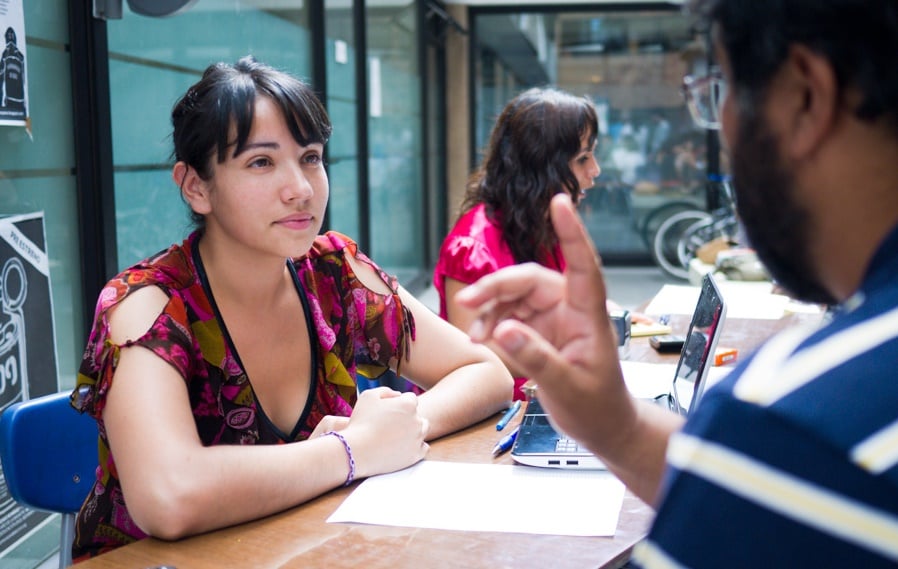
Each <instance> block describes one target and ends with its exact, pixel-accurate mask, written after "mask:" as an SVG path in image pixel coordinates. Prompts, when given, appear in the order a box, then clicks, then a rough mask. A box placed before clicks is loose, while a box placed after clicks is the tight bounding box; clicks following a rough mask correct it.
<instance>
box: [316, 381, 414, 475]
mask: <svg viewBox="0 0 898 569" xmlns="http://www.w3.org/2000/svg"><path fill="white" fill-rule="evenodd" d="M427 428H428V423H427V419H425V418H423V417H421V416H419V415H418V398H417V396H416V395H415V394H414V393H400V392H398V391H394V390H392V389H390V388H388V387H376V388H373V389H367V390H365V391H363V392H362V393H361V394H359V399H358V401H357V402H356V404H355V408H354V409H353V411H352V416H351V417H336V416H333V415H327V416H325V417H324V418H323V419H322V420H321V422H320V423H318V426H316V427H315V430H314V431H313V432H312V435H311V437H310V438H315V437H317V436H320V435H322V434H324V433H327V432H328V431H340V433H341V434H342V435H343V436H344V437H345V438H346V440H347V441H348V442H349V445H350V447H351V448H352V453H353V457H354V459H355V463H356V469H357V471H356V477H357V478H364V477H367V476H373V475H375V474H384V473H386V472H394V471H396V470H401V469H403V468H405V467H407V466H410V465H412V464H415V463H416V462H418V461H419V460H421V459H423V458H424V457H425V456H426V455H427V450H428V449H429V448H430V446H429V445H428V444H427V443H426V442H425V440H426V438H427Z"/></svg>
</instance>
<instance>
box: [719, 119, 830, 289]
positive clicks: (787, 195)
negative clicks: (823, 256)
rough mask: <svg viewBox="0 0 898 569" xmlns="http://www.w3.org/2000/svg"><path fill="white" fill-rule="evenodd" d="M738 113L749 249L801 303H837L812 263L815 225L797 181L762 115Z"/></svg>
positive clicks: (741, 202)
mask: <svg viewBox="0 0 898 569" xmlns="http://www.w3.org/2000/svg"><path fill="white" fill-rule="evenodd" d="M748 114H749V113H740V115H741V116H740V118H739V136H738V137H737V138H736V144H735V145H733V146H732V152H731V158H732V165H733V185H734V190H735V194H736V204H737V210H738V212H739V218H740V220H741V221H742V223H743V224H744V226H745V232H746V234H747V236H748V240H749V245H750V246H751V247H752V248H753V249H754V250H755V251H756V252H757V254H758V259H760V261H761V262H762V263H763V264H764V266H765V267H767V270H768V271H769V272H770V275H771V276H772V277H773V279H774V281H776V283H777V284H779V285H780V286H782V287H783V288H784V289H786V290H787V291H788V292H789V294H790V295H792V296H793V297H795V298H796V299H798V300H803V301H806V302H817V303H822V304H835V303H836V302H837V301H836V299H835V298H834V297H833V295H832V293H830V292H829V291H828V290H827V289H826V288H825V287H824V286H823V284H822V283H821V282H820V278H819V275H818V274H817V271H816V270H815V269H814V267H813V266H812V264H811V256H810V253H809V251H810V248H809V246H808V243H809V239H810V238H811V234H812V228H811V221H810V218H809V215H808V213H807V211H805V210H804V209H803V208H802V207H801V206H799V205H798V204H797V203H796V202H795V195H794V188H795V186H794V178H793V176H792V173H791V172H790V171H789V170H788V169H787V168H786V167H785V166H784V165H783V161H782V160H781V155H780V152H779V144H778V142H777V140H776V138H775V137H774V136H773V134H772V133H771V132H770V129H769V128H767V125H766V123H764V121H763V119H761V118H760V117H752V116H747V115H748Z"/></svg>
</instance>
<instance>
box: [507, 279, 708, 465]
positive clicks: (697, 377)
mask: <svg viewBox="0 0 898 569" xmlns="http://www.w3.org/2000/svg"><path fill="white" fill-rule="evenodd" d="M725 318H726V303H725V302H724V300H723V296H722V295H721V294H720V289H719V288H718V287H717V283H716V282H714V277H713V276H712V275H711V274H710V273H707V274H706V275H705V276H704V277H703V278H702V286H701V291H700V292H699V296H698V302H697V303H696V306H695V312H693V314H692V321H691V322H690V323H689V329H688V330H687V332H686V336H685V337H686V341H685V342H684V343H683V348H682V350H681V351H680V359H679V361H678V362H677V368H676V372H675V373H674V377H673V383H672V385H671V389H670V392H669V393H666V394H662V395H660V396H658V397H656V398H655V399H654V401H655V402H657V403H658V404H660V405H664V406H666V407H669V408H670V409H671V410H672V411H675V412H677V413H679V414H681V415H684V416H685V415H688V414H689V413H692V411H693V410H694V409H695V407H696V406H697V405H698V402H699V400H700V399H701V397H702V394H703V393H704V390H705V384H706V383H707V378H708V372H709V371H710V369H711V364H710V363H709V362H710V361H711V360H712V357H713V354H714V350H715V349H716V347H717V341H718V340H719V339H720V334H721V333H722V332H723V322H724V319H725ZM511 457H512V458H513V459H514V460H515V462H518V463H520V464H526V465H529V466H542V467H548V468H574V469H591V470H595V469H604V468H605V465H604V464H603V463H602V461H601V460H599V459H598V458H597V457H596V456H595V455H593V454H592V453H591V452H589V451H588V450H586V449H585V448H581V447H580V446H579V445H578V444H577V442H576V441H574V440H573V439H571V438H569V437H567V436H565V435H564V434H563V433H559V432H558V431H556V430H555V429H554V428H553V427H552V425H551V423H550V422H549V417H548V415H547V414H546V412H545V411H544V410H543V408H542V405H540V403H539V391H538V390H537V391H535V392H534V395H533V396H532V397H531V399H530V402H529V403H528V405H527V411H526V412H525V414H524V417H523V419H522V420H521V426H520V430H519V431H518V436H517V439H515V443H514V446H513V447H512V449H511Z"/></svg>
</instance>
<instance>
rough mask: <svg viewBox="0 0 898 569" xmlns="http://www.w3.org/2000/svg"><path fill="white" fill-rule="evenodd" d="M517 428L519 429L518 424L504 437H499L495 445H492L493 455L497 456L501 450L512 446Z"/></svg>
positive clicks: (516, 434) (503, 450)
mask: <svg viewBox="0 0 898 569" xmlns="http://www.w3.org/2000/svg"><path fill="white" fill-rule="evenodd" d="M519 430H521V426H520V425H518V426H517V427H515V428H514V430H513V431H512V432H510V433H508V434H507V435H505V436H504V437H502V438H501V439H499V442H497V443H496V446H494V447H493V456H499V455H500V454H502V453H503V452H505V451H507V450H508V449H510V448H511V447H512V445H513V444H514V441H515V439H516V438H518V431H519Z"/></svg>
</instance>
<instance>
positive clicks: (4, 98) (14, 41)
mask: <svg viewBox="0 0 898 569" xmlns="http://www.w3.org/2000/svg"><path fill="white" fill-rule="evenodd" d="M0 33H2V34H3V40H4V44H3V45H4V47H3V54H2V55H0V125H14V126H24V127H26V128H28V127H29V124H28V122H29V121H28V117H29V116H30V115H29V108H28V73H27V71H26V69H27V66H26V62H27V61H28V58H27V55H26V53H25V52H26V49H25V10H24V7H23V2H22V0H0Z"/></svg>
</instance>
